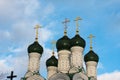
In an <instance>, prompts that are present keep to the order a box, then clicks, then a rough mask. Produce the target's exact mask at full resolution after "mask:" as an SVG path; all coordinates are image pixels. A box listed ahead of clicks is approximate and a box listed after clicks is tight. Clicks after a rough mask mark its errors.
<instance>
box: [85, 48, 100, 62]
mask: <svg viewBox="0 0 120 80" xmlns="http://www.w3.org/2000/svg"><path fill="white" fill-rule="evenodd" d="M84 61H85V62H88V61H95V62H98V61H99V57H98V55H97V54H96V53H95V52H94V51H93V50H90V51H89V52H88V53H87V54H86V55H85V56H84Z"/></svg>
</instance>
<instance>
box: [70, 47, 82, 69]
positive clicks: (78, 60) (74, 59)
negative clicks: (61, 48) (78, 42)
mask: <svg viewBox="0 0 120 80" xmlns="http://www.w3.org/2000/svg"><path fill="white" fill-rule="evenodd" d="M83 50H84V49H83V48H82V47H79V46H75V47H72V48H71V52H72V54H71V65H72V66H74V67H83Z"/></svg>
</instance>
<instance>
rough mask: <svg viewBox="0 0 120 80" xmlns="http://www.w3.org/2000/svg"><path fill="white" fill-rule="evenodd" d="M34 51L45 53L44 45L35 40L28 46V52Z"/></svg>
mask: <svg viewBox="0 0 120 80" xmlns="http://www.w3.org/2000/svg"><path fill="white" fill-rule="evenodd" d="M32 52H37V53H40V54H42V53H43V47H42V46H41V45H40V44H39V43H38V41H35V42H34V43H33V44H31V45H30V46H29V47H28V53H32Z"/></svg>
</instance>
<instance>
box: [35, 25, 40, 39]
mask: <svg viewBox="0 0 120 80" xmlns="http://www.w3.org/2000/svg"><path fill="white" fill-rule="evenodd" d="M39 28H41V26H39V25H38V24H37V25H36V26H35V27H34V29H36V38H35V40H36V41H38V29H39Z"/></svg>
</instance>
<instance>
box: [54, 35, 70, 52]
mask: <svg viewBox="0 0 120 80" xmlns="http://www.w3.org/2000/svg"><path fill="white" fill-rule="evenodd" d="M56 47H57V51H60V50H70V39H69V38H68V37H67V36H66V35H64V36H63V37H62V38H60V39H59V40H58V41H57V43H56Z"/></svg>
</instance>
